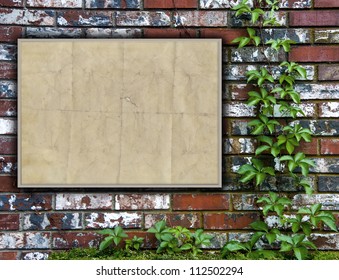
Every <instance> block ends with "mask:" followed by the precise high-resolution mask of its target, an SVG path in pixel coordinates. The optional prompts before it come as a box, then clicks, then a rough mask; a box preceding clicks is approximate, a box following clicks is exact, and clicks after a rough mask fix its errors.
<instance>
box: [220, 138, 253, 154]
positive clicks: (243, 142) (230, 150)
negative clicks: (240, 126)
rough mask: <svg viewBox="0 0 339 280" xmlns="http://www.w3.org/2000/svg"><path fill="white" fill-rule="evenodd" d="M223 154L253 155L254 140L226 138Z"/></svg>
mask: <svg viewBox="0 0 339 280" xmlns="http://www.w3.org/2000/svg"><path fill="white" fill-rule="evenodd" d="M224 153H225V154H239V153H240V154H250V153H254V140H253V139H251V138H238V139H236V138H228V139H226V140H225V141H224Z"/></svg>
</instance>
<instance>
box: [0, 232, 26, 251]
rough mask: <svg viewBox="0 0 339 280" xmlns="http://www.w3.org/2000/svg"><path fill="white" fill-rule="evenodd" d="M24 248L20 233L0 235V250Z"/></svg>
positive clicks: (22, 236) (22, 237)
mask: <svg viewBox="0 0 339 280" xmlns="http://www.w3.org/2000/svg"><path fill="white" fill-rule="evenodd" d="M23 247H24V235H23V233H22V232H6V233H0V249H21V248H23Z"/></svg>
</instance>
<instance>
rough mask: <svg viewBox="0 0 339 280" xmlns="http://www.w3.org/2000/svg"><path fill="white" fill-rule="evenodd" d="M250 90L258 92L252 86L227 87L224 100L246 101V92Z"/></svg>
mask: <svg viewBox="0 0 339 280" xmlns="http://www.w3.org/2000/svg"><path fill="white" fill-rule="evenodd" d="M252 90H256V91H257V90H258V89H257V88H255V87H254V86H253V85H244V84H242V85H229V86H228V89H227V96H226V99H228V100H237V101H242V100H247V99H248V92H249V91H252Z"/></svg>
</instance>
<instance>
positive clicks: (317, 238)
mask: <svg viewBox="0 0 339 280" xmlns="http://www.w3.org/2000/svg"><path fill="white" fill-rule="evenodd" d="M310 240H311V241H312V242H314V243H315V244H316V246H317V247H318V249H320V250H339V234H338V233H331V234H321V233H314V234H311V237H310Z"/></svg>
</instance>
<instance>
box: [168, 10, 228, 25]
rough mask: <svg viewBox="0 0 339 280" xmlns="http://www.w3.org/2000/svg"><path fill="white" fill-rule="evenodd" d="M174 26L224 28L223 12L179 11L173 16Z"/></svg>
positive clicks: (225, 22) (225, 19)
mask: <svg viewBox="0 0 339 280" xmlns="http://www.w3.org/2000/svg"><path fill="white" fill-rule="evenodd" d="M174 18H175V26H209V27H217V26H226V25H227V12H225V11H179V12H176V13H175V14H174Z"/></svg>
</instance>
